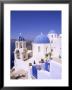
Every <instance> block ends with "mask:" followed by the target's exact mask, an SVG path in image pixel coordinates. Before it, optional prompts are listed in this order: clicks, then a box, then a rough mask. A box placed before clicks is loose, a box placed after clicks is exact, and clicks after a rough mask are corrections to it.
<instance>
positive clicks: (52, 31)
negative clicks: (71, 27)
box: [48, 30, 56, 34]
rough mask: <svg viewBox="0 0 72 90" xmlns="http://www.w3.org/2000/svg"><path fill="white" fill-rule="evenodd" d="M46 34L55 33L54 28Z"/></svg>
mask: <svg viewBox="0 0 72 90" xmlns="http://www.w3.org/2000/svg"><path fill="white" fill-rule="evenodd" d="M48 34H56V32H55V31H54V30H51V31H50V32H49V33H48Z"/></svg>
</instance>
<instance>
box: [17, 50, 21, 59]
mask: <svg viewBox="0 0 72 90" xmlns="http://www.w3.org/2000/svg"><path fill="white" fill-rule="evenodd" d="M16 58H17V59H20V52H19V50H16Z"/></svg>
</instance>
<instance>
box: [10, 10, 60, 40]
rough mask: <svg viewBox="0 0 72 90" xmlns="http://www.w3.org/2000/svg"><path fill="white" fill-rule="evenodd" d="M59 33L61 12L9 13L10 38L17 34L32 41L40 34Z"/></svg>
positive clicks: (15, 37)
mask: <svg viewBox="0 0 72 90" xmlns="http://www.w3.org/2000/svg"><path fill="white" fill-rule="evenodd" d="M51 30H54V31H55V32H57V33H61V11H11V38H12V39H17V38H18V36H19V33H22V36H23V37H24V38H25V39H32V40H33V39H34V38H35V37H36V36H37V35H39V34H40V33H41V32H42V33H44V34H48V32H49V31H51Z"/></svg>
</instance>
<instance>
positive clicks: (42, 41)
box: [34, 33, 50, 43]
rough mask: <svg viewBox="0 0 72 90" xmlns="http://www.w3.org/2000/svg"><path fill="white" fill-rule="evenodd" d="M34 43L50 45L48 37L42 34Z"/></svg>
mask: <svg viewBox="0 0 72 90" xmlns="http://www.w3.org/2000/svg"><path fill="white" fill-rule="evenodd" d="M34 43H50V41H49V39H48V37H47V36H46V35H44V34H42V33H41V34H40V35H38V36H37V37H36V38H35V40H34Z"/></svg>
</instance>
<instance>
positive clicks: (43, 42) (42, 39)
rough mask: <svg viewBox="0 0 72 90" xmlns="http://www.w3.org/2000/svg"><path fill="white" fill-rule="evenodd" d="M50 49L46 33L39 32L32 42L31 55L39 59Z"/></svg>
mask: <svg viewBox="0 0 72 90" xmlns="http://www.w3.org/2000/svg"><path fill="white" fill-rule="evenodd" d="M50 51H51V49H50V40H49V38H48V37H47V35H44V34H43V33H41V34H40V35H38V36H37V37H36V38H35V39H34V42H33V43H32V52H33V57H35V58H36V60H38V61H39V60H41V58H45V55H46V54H47V53H49V52H50Z"/></svg>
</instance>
